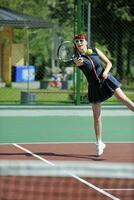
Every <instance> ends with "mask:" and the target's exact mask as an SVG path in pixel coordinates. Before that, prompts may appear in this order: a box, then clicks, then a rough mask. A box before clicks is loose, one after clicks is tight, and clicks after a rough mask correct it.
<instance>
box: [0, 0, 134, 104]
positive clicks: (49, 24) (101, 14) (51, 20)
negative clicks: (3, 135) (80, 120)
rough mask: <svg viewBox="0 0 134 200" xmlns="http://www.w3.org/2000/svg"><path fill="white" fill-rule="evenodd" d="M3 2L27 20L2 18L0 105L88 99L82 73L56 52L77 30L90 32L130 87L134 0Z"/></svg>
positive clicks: (133, 69)
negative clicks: (6, 20)
mask: <svg viewBox="0 0 134 200" xmlns="http://www.w3.org/2000/svg"><path fill="white" fill-rule="evenodd" d="M5 2H6V1H5ZM3 5H4V2H3ZM5 7H6V9H5V10H6V11H7V12H8V14H10V16H11V17H15V18H16V20H17V17H18V16H19V17H22V18H21V19H25V20H23V21H21V22H20V24H19V25H17V22H16V25H13V24H11V22H10V23H7V22H5V23H7V25H6V24H2V23H3V22H0V23H1V24H0V60H1V61H0V79H1V81H0V104H31V103H32V104H52V103H54V104H66V103H77V104H79V103H85V102H86V103H87V102H88V101H87V82H86V80H85V78H84V76H83V75H82V73H81V72H80V71H79V70H78V69H76V67H75V66H74V65H73V64H70V63H62V62H59V60H58V59H57V55H56V52H57V48H58V46H59V45H60V44H61V42H62V41H65V40H69V41H72V38H73V37H74V35H75V34H76V33H86V34H88V40H89V44H90V45H91V46H96V47H98V48H99V49H100V50H102V51H103V52H104V53H105V54H106V55H107V56H108V57H109V59H110V60H111V61H112V63H113V68H112V72H113V74H114V75H116V77H117V78H119V79H120V80H121V81H122V83H123V87H124V88H125V87H126V88H127V89H128V88H131V87H132V85H133V78H134V55H133V50H134V36H133V34H132V33H133V32H134V30H133V29H134V13H133V10H134V9H133V8H134V3H133V2H132V1H129V2H128V1H127V0H126V1H123V0H122V1H119V0H117V1H107V0H104V1H99V0H96V1H89V0H77V1H74V0H68V1H67V0H61V1H60V0H55V1H48V0H44V1H42V0H40V1H38V3H37V1H31V0H28V1H21V5H20V2H19V1H18V3H16V4H11V3H10V4H8V3H7V2H6V3H5ZM7 8H8V9H7ZM9 8H10V9H12V10H9ZM22 8H23V10H22ZM16 11H17V13H16ZM22 11H23V13H22ZM2 14H3V10H1V11H0V15H2ZM27 15H29V16H30V18H29V17H28V16H27ZM2 17H4V16H2ZM32 17H33V18H32ZM29 19H30V21H31V24H29ZM20 26H21V27H20Z"/></svg>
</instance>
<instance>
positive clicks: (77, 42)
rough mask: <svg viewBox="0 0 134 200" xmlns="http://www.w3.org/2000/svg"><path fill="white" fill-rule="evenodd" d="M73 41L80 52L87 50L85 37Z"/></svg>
mask: <svg viewBox="0 0 134 200" xmlns="http://www.w3.org/2000/svg"><path fill="white" fill-rule="evenodd" d="M74 43H75V45H76V48H77V49H78V50H79V51H80V52H81V53H85V52H86V51H87V41H86V40H85V39H75V40H74Z"/></svg>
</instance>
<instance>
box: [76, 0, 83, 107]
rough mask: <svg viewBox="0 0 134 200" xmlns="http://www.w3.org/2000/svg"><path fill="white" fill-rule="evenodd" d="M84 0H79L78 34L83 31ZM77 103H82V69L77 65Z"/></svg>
mask: <svg viewBox="0 0 134 200" xmlns="http://www.w3.org/2000/svg"><path fill="white" fill-rule="evenodd" d="M82 2H83V0H77V34H79V33H81V31H82ZM76 74H77V76H76V78H77V79H76V80H77V83H76V104H77V105H79V104H80V79H81V78H80V75H81V74H80V69H79V68H78V67H77V71H76Z"/></svg>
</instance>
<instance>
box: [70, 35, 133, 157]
mask: <svg viewBox="0 0 134 200" xmlns="http://www.w3.org/2000/svg"><path fill="white" fill-rule="evenodd" d="M74 48H75V51H76V53H77V54H78V55H79V57H78V58H77V59H76V60H75V63H76V65H77V66H78V67H79V68H80V69H81V70H82V72H83V73H84V75H85V77H86V79H87V81H88V99H89V102H90V103H92V110H93V117H94V129H95V134H96V151H97V155H98V156H100V155H101V154H103V150H104V148H105V147H106V145H105V144H104V143H103V142H102V121H101V102H103V101H105V100H107V99H108V98H110V97H111V96H112V95H114V96H115V97H116V98H117V99H118V100H120V101H121V102H122V103H123V104H125V105H126V106H127V107H128V108H129V109H130V110H132V111H133V112H134V103H133V102H132V101H131V100H130V99H129V98H128V97H127V96H126V95H125V94H124V92H123V91H122V89H121V88H120V86H121V83H120V82H119V81H118V80H117V79H116V78H115V77H114V76H113V75H112V74H111V73H110V69H111V67H112V63H111V62H110V60H109V59H108V58H107V57H106V55H105V54H103V53H102V52H101V51H100V50H99V49H97V48H93V49H88V42H87V35H85V34H79V35H76V36H75V37H74ZM103 65H104V67H103Z"/></svg>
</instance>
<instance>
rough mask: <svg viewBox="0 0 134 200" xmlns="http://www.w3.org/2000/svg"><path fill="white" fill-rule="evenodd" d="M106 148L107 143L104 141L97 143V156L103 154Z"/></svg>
mask: <svg viewBox="0 0 134 200" xmlns="http://www.w3.org/2000/svg"><path fill="white" fill-rule="evenodd" d="M105 148H106V145H105V144H104V143H103V142H100V143H96V152H97V156H100V155H102V154H103V150H104V149H105Z"/></svg>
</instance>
